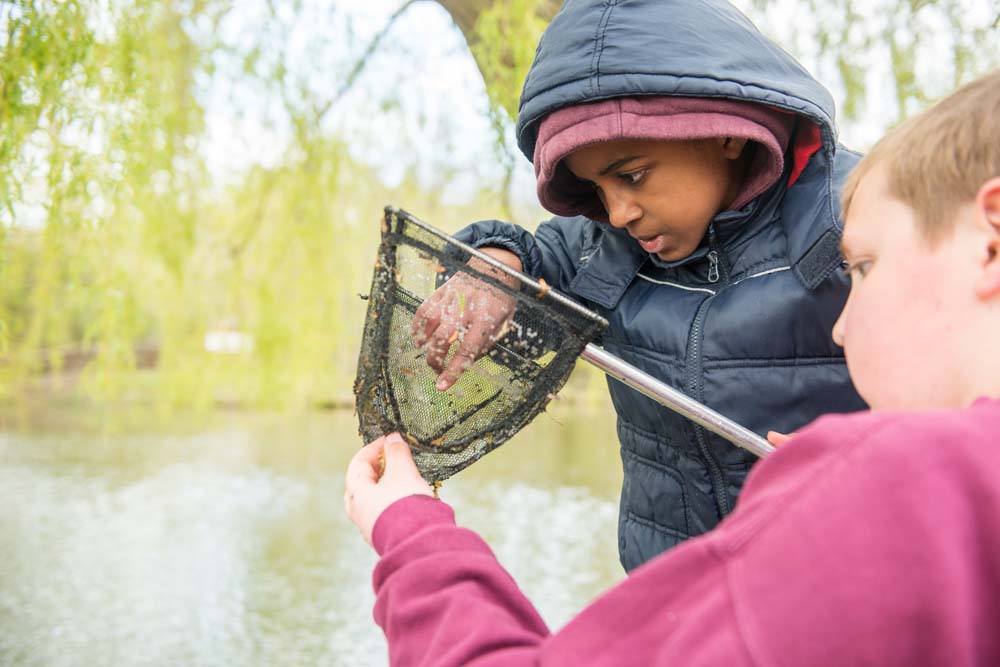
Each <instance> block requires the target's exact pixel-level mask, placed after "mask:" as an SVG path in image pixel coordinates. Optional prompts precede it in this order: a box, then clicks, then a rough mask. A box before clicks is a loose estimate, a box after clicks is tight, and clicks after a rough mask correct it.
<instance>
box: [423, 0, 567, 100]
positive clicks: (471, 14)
mask: <svg viewBox="0 0 1000 667" xmlns="http://www.w3.org/2000/svg"><path fill="white" fill-rule="evenodd" d="M433 1H434V2H436V3H437V4H439V5H441V7H443V8H444V10H445V11H446V12H448V15H449V16H451V20H452V21H454V22H455V25H456V26H458V29H459V30H461V31H462V35H464V36H465V42H466V44H468V45H469V50H470V51H471V52H472V55H473V57H475V58H476V65H477V66H478V67H479V71H480V72H482V73H483V78H484V79H486V80H487V83H489V79H488V78H487V77H486V72H487V71H488V69H487V68H486V67H484V63H481V62H479V57H478V56H477V55H476V49H474V48H472V47H473V46H475V44H476V34H475V28H476V20H478V19H479V15H480V14H482V13H483V12H484V11H486V10H487V9H489V8H490V7H491V6H493V3H494V2H498V1H499V2H502V0H433ZM561 5H562V0H536V1H535V12H536V13H537V14H538V16H539V17H541V18H543V19H545V21H546V22H548V21H550V20H551V19H552V17H553V16H555V15H556V12H557V11H559V7H560V6H561Z"/></svg>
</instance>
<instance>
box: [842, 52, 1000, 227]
mask: <svg viewBox="0 0 1000 667" xmlns="http://www.w3.org/2000/svg"><path fill="white" fill-rule="evenodd" d="M878 166H883V167H884V168H885V170H886V175H887V176H888V182H889V194H891V195H892V196H893V197H895V198H896V199H899V200H900V201H902V202H903V203H904V204H906V205H907V206H909V207H910V208H911V209H913V211H914V213H915V217H916V220H917V228H918V230H919V231H920V233H921V234H922V236H923V237H924V238H925V239H926V240H927V241H928V242H930V243H935V242H937V241H939V240H941V239H942V238H945V237H947V236H948V234H949V233H950V232H951V231H952V229H953V228H954V226H955V225H954V216H953V214H954V213H955V210H956V209H957V208H958V207H959V206H961V205H963V204H967V203H971V202H972V201H973V200H974V199H975V197H976V193H977V192H978V191H979V188H980V186H981V185H982V184H983V183H985V182H986V181H987V180H989V179H990V178H993V177H996V176H1000V70H995V71H993V72H990V73H989V74H987V75H985V76H982V77H980V78H978V79H976V80H975V81H972V82H971V83H968V84H966V85H965V86H962V87H961V88H959V89H958V90H957V91H955V92H954V93H952V94H951V95H949V96H948V97H946V98H944V99H943V100H941V101H940V102H938V103H937V104H935V105H934V106H932V107H930V108H929V109H927V110H926V111H924V112H923V113H921V114H919V115H917V116H914V117H913V118H911V119H909V120H907V121H906V122H904V123H902V124H900V125H898V126H896V127H895V128H893V129H892V130H890V131H889V133H888V134H886V135H885V136H884V137H883V138H882V139H881V140H880V141H879V142H878V143H877V144H875V146H874V147H873V148H872V150H871V152H869V153H868V155H866V156H865V157H864V158H863V159H862V160H861V162H859V163H858V164H857V166H855V167H854V169H853V170H852V171H851V173H850V174H849V175H848V177H847V180H846V181H845V183H844V189H843V192H842V194H841V211H842V215H843V216H844V217H846V216H847V211H848V209H849V208H850V206H851V199H852V198H853V197H854V193H855V192H856V190H857V188H858V184H859V183H860V182H861V179H863V178H864V177H865V175H867V174H868V173H869V172H870V171H872V169H874V168H875V167H878Z"/></svg>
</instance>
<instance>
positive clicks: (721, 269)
mask: <svg viewBox="0 0 1000 667" xmlns="http://www.w3.org/2000/svg"><path fill="white" fill-rule="evenodd" d="M708 245H709V248H710V250H709V251H708V281H709V282H710V283H718V282H719V280H720V279H722V278H723V276H724V277H725V281H726V282H728V281H729V270H728V267H726V266H725V262H724V261H723V260H722V259H721V255H720V254H719V251H718V250H716V247H715V227H714V226H712V225H710V226H709V228H708ZM723 286H725V283H723ZM714 298H715V295H714V294H713V295H711V296H709V297H708V298H706V299H705V300H704V301H703V302H702V303H701V305H700V306H699V307H698V312H697V313H696V314H695V318H694V324H693V325H692V326H691V334H690V336H689V337H688V350H689V353H688V362H687V367H688V390H689V391H690V392H691V395H692V396H693V397H694V398H695V400H697V401H702V395H703V394H704V390H705V382H704V377H703V376H702V363H701V341H702V325H703V324H704V321H705V314H706V313H707V312H708V307H709V306H710V305H711V303H712V299H714ZM694 434H695V440H697V441H698V450H699V451H700V452H701V455H702V457H703V458H704V459H705V462H706V463H707V464H708V471H709V474H710V475H711V479H712V491H713V493H714V494H715V504H716V507H717V508H718V510H719V517H720V518H722V517H725V516H726V515H727V514H729V511H730V506H729V493H728V492H727V490H726V479H725V476H724V475H723V474H722V466H721V465H719V462H718V461H716V460H715V456H714V455H713V454H712V452H711V450H710V449H709V448H708V438H707V436H706V435H705V429H704V428H703V427H702V426H699V425H697V424H695V425H694Z"/></svg>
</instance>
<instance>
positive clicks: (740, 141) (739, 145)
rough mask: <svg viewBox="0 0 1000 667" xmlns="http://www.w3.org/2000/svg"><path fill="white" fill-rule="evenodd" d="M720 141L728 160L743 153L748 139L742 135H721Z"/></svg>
mask: <svg viewBox="0 0 1000 667" xmlns="http://www.w3.org/2000/svg"><path fill="white" fill-rule="evenodd" d="M719 142H720V143H721V145H722V154H723V155H725V156H726V159H727V160H735V159H736V158H738V157H739V156H741V155H743V149H744V148H746V146H747V140H746V139H744V138H742V137H719Z"/></svg>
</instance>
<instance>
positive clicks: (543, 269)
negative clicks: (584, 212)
mask: <svg viewBox="0 0 1000 667" xmlns="http://www.w3.org/2000/svg"><path fill="white" fill-rule="evenodd" d="M599 234H600V230H599V228H598V226H597V223H595V222H594V221H592V220H588V219H587V218H584V217H576V218H553V219H551V220H549V221H547V222H543V223H542V224H540V225H539V226H538V230H537V231H536V232H535V233H534V234H532V233H531V232H529V231H528V230H526V229H524V228H523V227H520V226H518V225H515V224H512V223H509V222H502V221H500V220H483V221H481V222H475V223H472V224H471V225H469V226H467V227H465V228H464V229H462V230H460V231H459V232H458V233H456V234H455V238H457V239H458V240H459V241H461V242H463V243H467V244H469V245H471V246H472V247H473V248H483V247H487V246H492V247H499V248H504V249H506V250H509V251H511V252H513V253H514V254H515V255H517V256H518V257H519V258H520V259H521V266H522V270H523V271H524V272H525V273H527V274H528V275H529V276H531V277H533V278H544V279H545V282H547V283H548V284H549V285H551V286H553V287H554V288H556V289H557V290H559V291H560V292H568V291H569V284H570V283H571V282H572V281H573V278H574V277H575V276H576V272H577V270H578V269H579V268H580V265H581V263H583V262H585V261H586V259H587V255H588V254H589V252H590V251H591V250H592V249H593V248H594V246H595V245H596V243H597V239H598V237H599Z"/></svg>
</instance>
